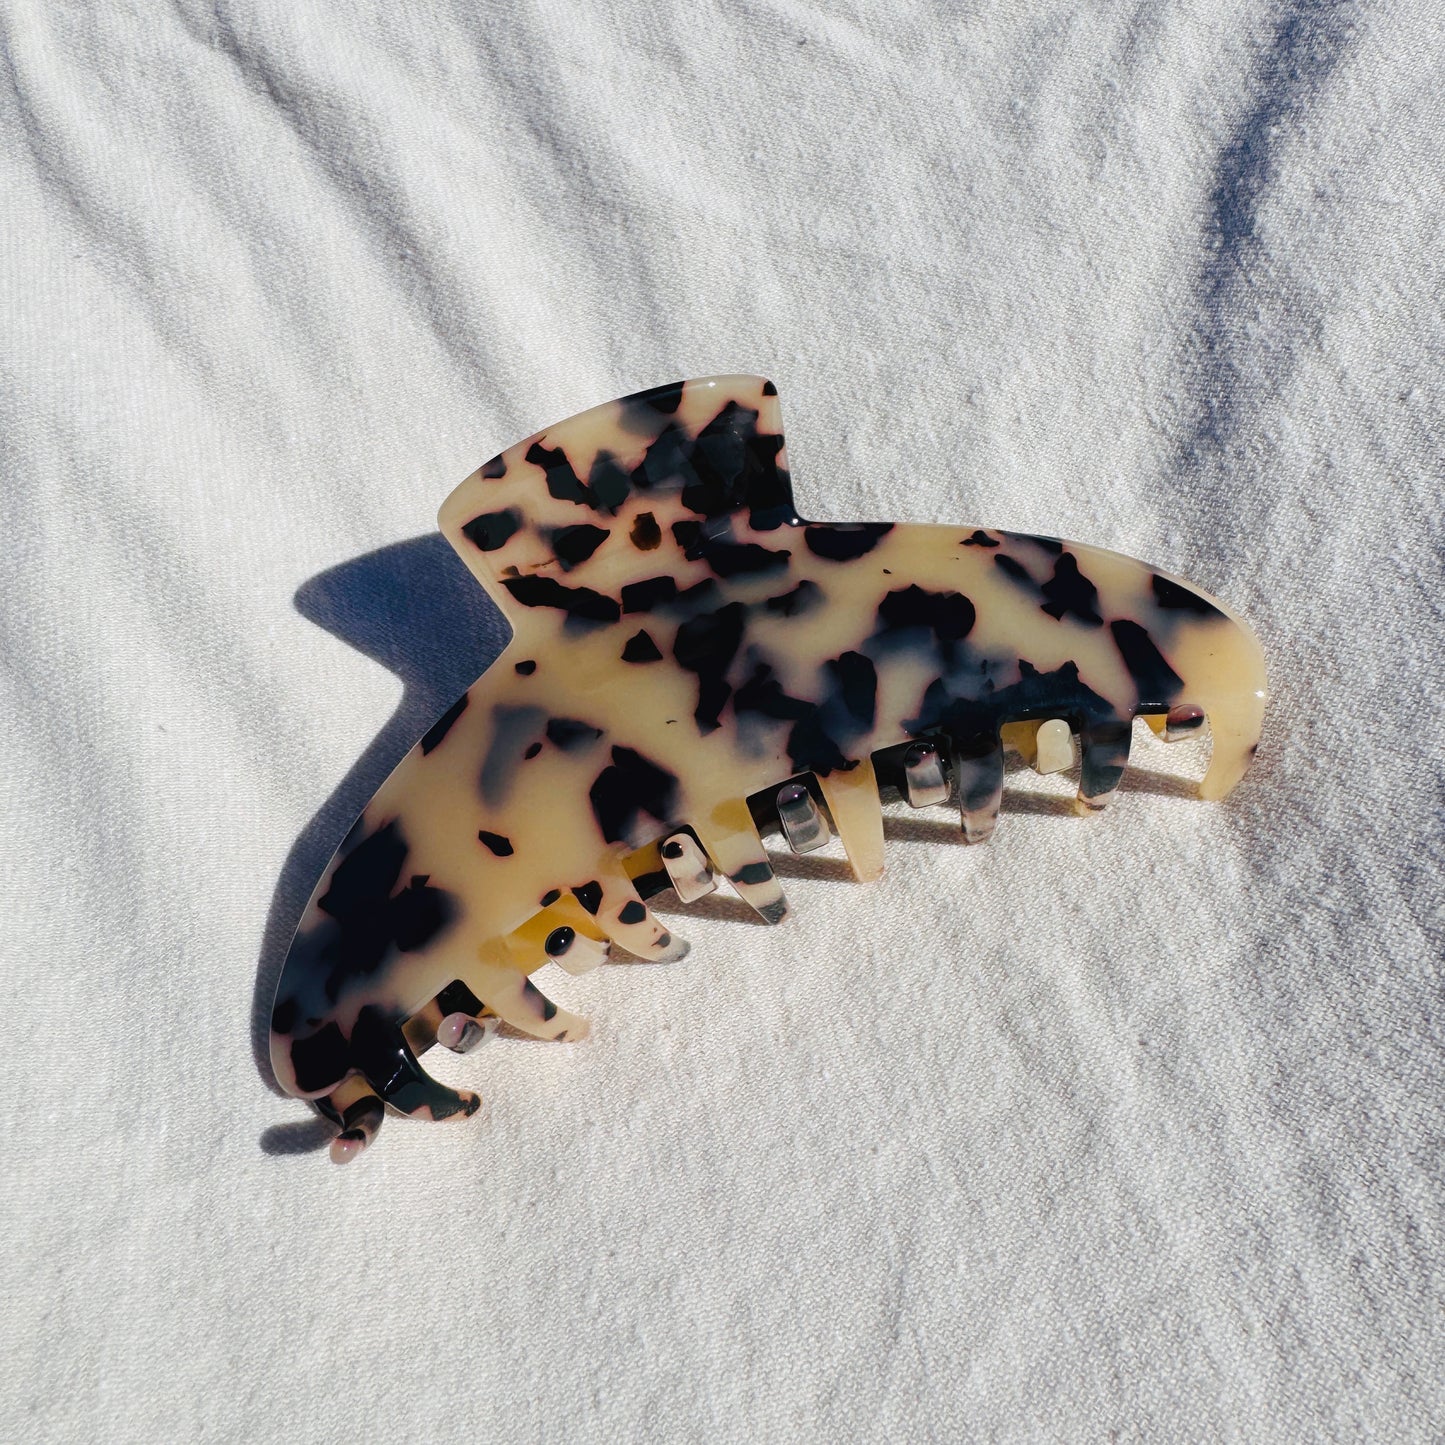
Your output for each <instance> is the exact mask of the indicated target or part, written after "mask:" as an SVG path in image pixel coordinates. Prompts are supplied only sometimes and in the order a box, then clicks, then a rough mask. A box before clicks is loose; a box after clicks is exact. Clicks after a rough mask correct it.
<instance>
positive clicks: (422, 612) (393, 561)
mask: <svg viewBox="0 0 1445 1445" xmlns="http://www.w3.org/2000/svg"><path fill="white" fill-rule="evenodd" d="M295 603H296V610H297V611H298V612H299V613H300V614H301V615H302V616H303V617H304V618H306V620H307V621H308V622H314V623H315V624H316V625H317V626H318V627H324V628H325V629H326V631H327V632H329V633H331V634H332V636H333V637H339V638H340V639H341V640H342V641H343V642H345V643H347V644H348V645H349V646H351V647H354V648H356V650H357V651H358V652H361V653H364V654H365V655H366V656H367V657H369V658H371V659H372V660H373V661H376V662H379V663H381V664H382V665H383V666H384V667H387V668H389V669H390V670H391V671H392V672H394V673H395V674H396V675H397V676H398V677H399V678H400V679H401V682H402V688H403V691H402V696H401V702H400V703H399V704H398V705H397V709H396V711H395V713H393V714H392V716H391V718H390V719H389V720H388V722H387V724H386V726H385V727H384V728H382V730H381V731H380V732H379V733H378V734H377V735H376V737H375V738H374V739H373V740H372V742H371V744H370V745H369V746H368V747H367V749H366V751H365V752H363V753H362V755H361V756H360V757H359V758H358V759H357V760H356V762H355V763H354V764H353V765H352V767H351V770H350V771H349V772H348V773H347V775H346V777H345V778H343V779H342V781H341V782H340V783H339V784H338V785H337V787H336V789H335V791H334V792H333V793H332V794H331V796H330V797H329V798H327V800H326V801H325V802H324V803H323V804H322V805H321V807H320V809H319V810H318V811H317V813H316V816H315V817H313V818H312V819H311V821H310V822H309V823H308V824H307V825H306V827H305V828H303V829H302V831H301V834H300V836H299V837H298V838H297V839H296V841H295V843H293V844H292V845H291V851H290V852H289V853H288V854H287V855H286V862H285V864H284V865H283V866H282V869H281V874H280V877H279V878H278V879H277V881H276V890H275V892H274V894H273V895H272V898H271V909H270V912H269V914H268V915H267V918H266V929H265V933H264V935H263V936H262V940H261V955H260V958H259V959H258V961H257V966H256V984H255V988H254V990H253V991H252V995H251V1053H252V1056H253V1058H254V1059H255V1063H256V1070H257V1072H258V1073H259V1074H260V1075H261V1077H262V1079H263V1080H265V1082H266V1083H267V1084H268V1085H269V1086H270V1087H271V1088H272V1089H273V1090H275V1091H276V1092H278V1093H279V1092H281V1091H280V1088H279V1086H278V1085H277V1083H276V1077H275V1074H274V1073H273V1072H272V1070H271V1058H270V1048H269V1039H270V1023H271V1003H272V1000H273V998H274V996H275V993H276V984H277V981H278V980H279V978H280V976H281V967H282V964H283V963H284V962H285V960H286V952H287V950H288V949H289V948H290V946H291V938H292V935H293V934H294V933H295V932H296V925H297V923H298V922H300V919H301V914H302V911H303V910H304V909H305V907H306V903H307V901H308V900H309V898H310V897H311V890H312V889H313V888H314V887H315V886H316V880H317V879H318V878H320V877H321V873H322V870H323V869H324V868H325V867H326V865H327V864H328V863H329V862H330V861H331V857H332V854H333V853H335V851H336V848H337V845H338V844H339V843H340V842H341V840H342V838H344V837H345V836H346V830H347V829H348V828H349V827H350V826H351V824H352V823H353V822H354V821H355V820H356V817H357V815H358V814H359V813H360V812H361V810H362V809H363V808H364V807H365V806H366V805H367V803H368V802H370V801H371V797H372V795H373V794H374V793H375V792H376V790H377V789H378V788H379V787H380V786H381V784H382V783H383V782H384V781H385V779H386V777H387V775H388V774H389V773H390V772H391V770H392V769H393V768H394V767H396V765H397V764H398V763H399V762H400V761H401V760H402V758H403V757H405V756H406V754H407V752H408V750H409V749H410V748H411V747H412V745H413V744H414V743H415V742H416V741H417V739H418V738H420V737H421V735H422V734H423V733H424V732H426V730H427V729H428V728H429V727H430V726H431V725H432V724H433V723H434V722H435V721H436V720H437V718H438V717H439V716H440V715H441V714H442V713H443V712H445V711H446V709H447V708H448V707H449V706H450V705H451V704H452V703H453V702H454V701H455V700H456V699H457V698H458V697H459V696H461V694H462V693H463V692H465V691H466V689H467V688H469V687H470V686H471V685H472V683H474V682H475V681H476V680H477V678H478V677H480V676H481V674H482V673H483V672H485V671H486V670H487V668H488V667H490V666H491V664H492V662H493V661H495V659H496V658H497V656H498V655H499V654H500V653H501V651H502V649H503V648H504V647H505V646H506V645H507V641H508V639H509V638H510V636H511V629H510V628H509V627H508V625H507V623H506V622H505V620H504V619H503V617H502V614H501V612H500V611H499V610H498V609H497V607H496V606H495V604H494V603H493V602H492V601H491V600H490V599H489V598H488V597H487V595H486V593H485V592H483V591H482V589H481V588H480V587H478V586H477V584H476V581H475V579H474V578H473V577H472V575H471V574H470V573H469V572H468V571H467V569H466V568H465V567H464V566H463V565H462V563H461V561H460V560H459V559H458V558H457V556H456V554H455V553H454V552H453V551H452V549H451V547H450V546H449V545H448V544H447V542H446V540H445V539H444V538H443V537H442V536H441V535H440V534H439V533H434V534H432V535H429V536H425V537H416V538H413V539H412V540H411V541H407V542H397V543H395V544H393V545H392V546H390V547H383V548H381V549H380V550H379V551H376V552H368V553H367V554H366V555H365V556H363V557H357V558H354V559H353V560H352V561H350V562H343V563H342V564H341V565H340V566H339V567H332V568H330V569H329V570H328V571H325V572H321V573H318V574H317V576H315V577H313V578H311V580H310V581H309V582H306V583H305V584H304V585H303V586H302V587H301V588H300V589H299V590H298V591H297V593H296V597H295ZM333 1132H334V1130H333V1129H332V1128H331V1127H330V1125H328V1124H326V1123H325V1121H324V1120H321V1119H309V1120H305V1121H301V1122H298V1123H294V1124H277V1125H274V1126H273V1127H271V1128H269V1129H267V1130H266V1131H265V1132H264V1133H263V1134H262V1135H261V1148H262V1150H263V1151H265V1152H266V1153H267V1154H273V1155H274V1154H302V1153H309V1152H310V1151H311V1150H313V1149H320V1148H322V1147H324V1146H325V1145H326V1144H327V1143H329V1142H330V1139H331V1136H332V1134H333Z"/></svg>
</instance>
